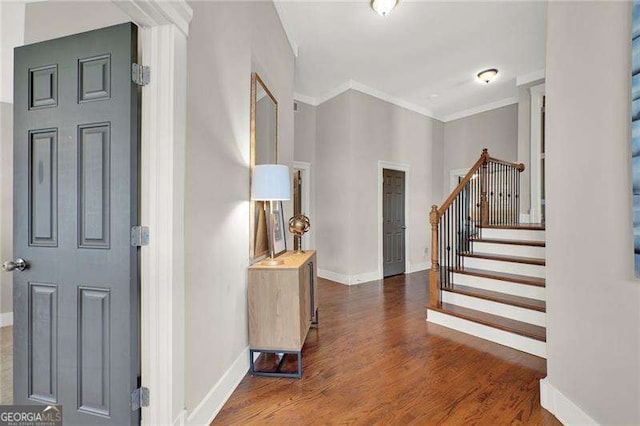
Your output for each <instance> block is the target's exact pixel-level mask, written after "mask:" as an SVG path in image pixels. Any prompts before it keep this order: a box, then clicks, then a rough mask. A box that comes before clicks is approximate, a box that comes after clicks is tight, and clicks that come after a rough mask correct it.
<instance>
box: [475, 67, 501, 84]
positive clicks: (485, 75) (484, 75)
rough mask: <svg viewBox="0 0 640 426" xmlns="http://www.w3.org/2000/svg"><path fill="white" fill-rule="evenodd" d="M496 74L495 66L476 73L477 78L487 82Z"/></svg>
mask: <svg viewBox="0 0 640 426" xmlns="http://www.w3.org/2000/svg"><path fill="white" fill-rule="evenodd" d="M496 75H498V70H497V69H495V68H489V69H488V70H484V71H480V72H479V73H478V79H480V81H484V82H485V83H487V84H489V83H491V80H493V79H494V78H495V77H496Z"/></svg>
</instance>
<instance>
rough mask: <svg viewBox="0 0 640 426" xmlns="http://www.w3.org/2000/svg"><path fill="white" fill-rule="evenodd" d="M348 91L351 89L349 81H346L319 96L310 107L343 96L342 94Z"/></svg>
mask: <svg viewBox="0 0 640 426" xmlns="http://www.w3.org/2000/svg"><path fill="white" fill-rule="evenodd" d="M349 89H351V80H347V81H345V82H344V83H342V84H339V85H338V86H336V87H334V88H333V89H331V90H329V91H328V92H325V93H323V94H322V95H320V96H319V97H317V98H315V102H314V104H312V105H315V106H318V105H320V104H323V103H325V102H327V101H328V100H330V99H333V98H335V97H336V96H338V95H341V94H343V93H344V92H346V91H347V90H349ZM308 99H312V98H311V97H309V98H308Z"/></svg>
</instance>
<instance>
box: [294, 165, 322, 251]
mask: <svg viewBox="0 0 640 426" xmlns="http://www.w3.org/2000/svg"><path fill="white" fill-rule="evenodd" d="M291 167H293V169H294V170H301V171H302V193H303V196H302V213H303V214H305V215H306V216H307V217H308V218H309V220H310V221H311V223H313V222H314V215H313V207H314V206H313V203H312V202H311V200H314V199H315V197H314V195H315V194H314V191H313V188H314V185H313V173H312V172H311V163H307V162H305V161H294V162H293V163H292V164H291ZM315 242H316V241H315V232H314V228H313V227H311V228H309V232H308V233H307V235H305V236H303V237H302V249H303V250H310V249H311V248H313V247H315V246H316V244H315Z"/></svg>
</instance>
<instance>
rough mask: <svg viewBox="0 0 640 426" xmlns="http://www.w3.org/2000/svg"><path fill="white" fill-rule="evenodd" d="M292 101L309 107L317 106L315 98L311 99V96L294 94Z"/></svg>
mask: <svg viewBox="0 0 640 426" xmlns="http://www.w3.org/2000/svg"><path fill="white" fill-rule="evenodd" d="M293 100H294V101H298V102H302V103H305V104H307V105H311V106H318V100H317V99H316V98H312V97H311V96H307V95H303V94H302V93H297V92H296V93H294V94H293Z"/></svg>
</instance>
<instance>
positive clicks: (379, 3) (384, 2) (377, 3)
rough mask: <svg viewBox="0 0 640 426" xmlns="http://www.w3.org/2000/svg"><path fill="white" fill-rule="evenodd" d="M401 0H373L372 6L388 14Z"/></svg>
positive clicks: (384, 14) (383, 14) (381, 12)
mask: <svg viewBox="0 0 640 426" xmlns="http://www.w3.org/2000/svg"><path fill="white" fill-rule="evenodd" d="M398 2H399V0H371V8H372V9H373V10H375V11H376V13H378V14H380V15H382V16H387V15H388V14H389V13H391V11H392V10H393V9H394V8H395V7H396V6H397V5H398Z"/></svg>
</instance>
